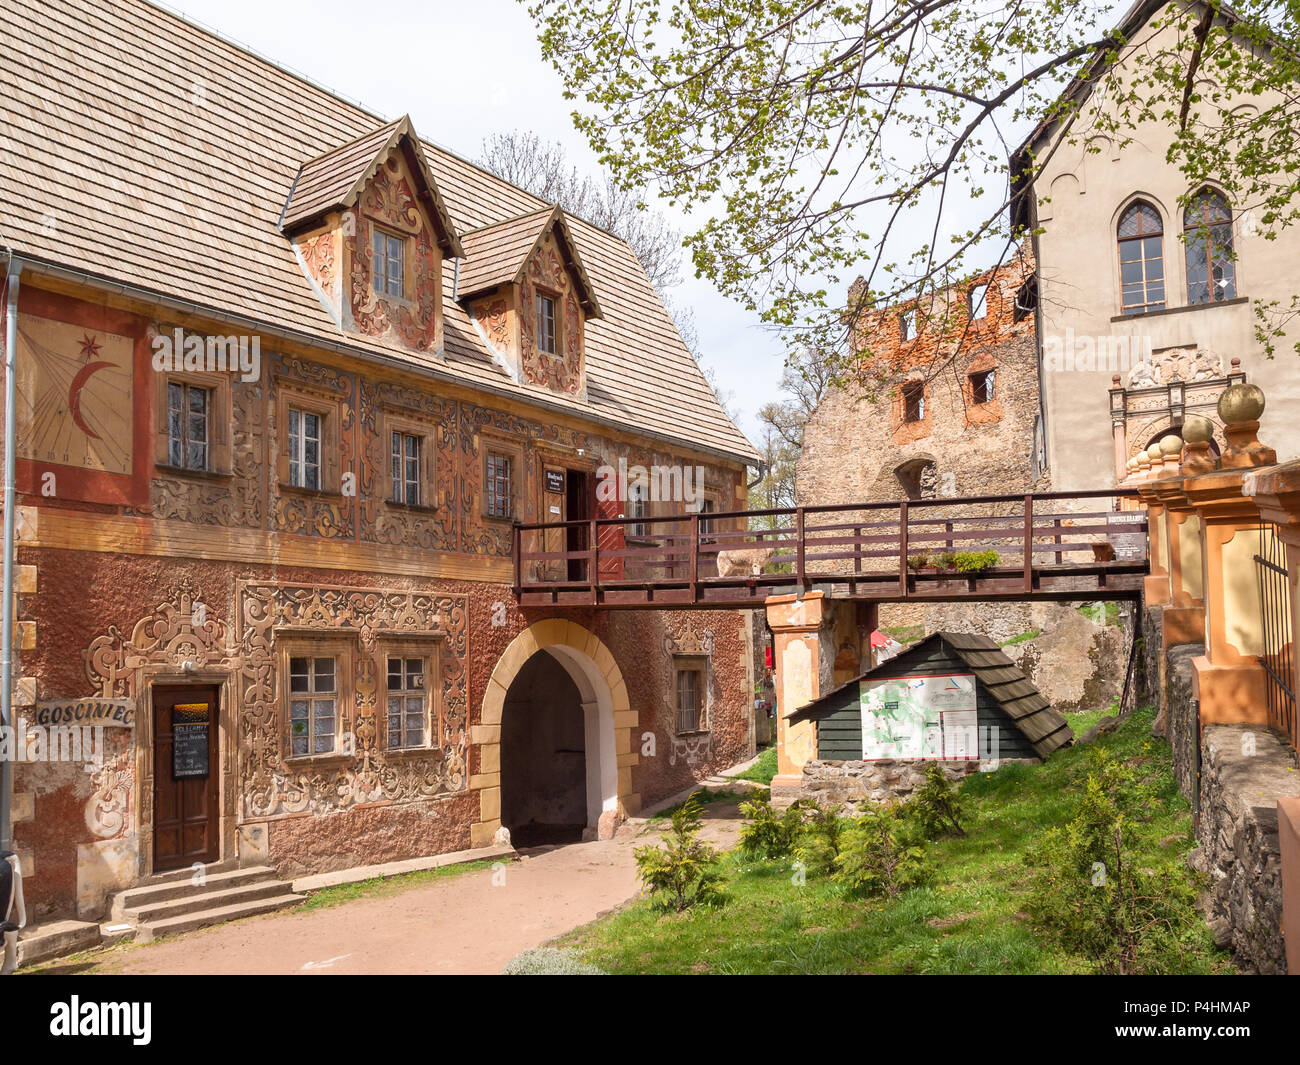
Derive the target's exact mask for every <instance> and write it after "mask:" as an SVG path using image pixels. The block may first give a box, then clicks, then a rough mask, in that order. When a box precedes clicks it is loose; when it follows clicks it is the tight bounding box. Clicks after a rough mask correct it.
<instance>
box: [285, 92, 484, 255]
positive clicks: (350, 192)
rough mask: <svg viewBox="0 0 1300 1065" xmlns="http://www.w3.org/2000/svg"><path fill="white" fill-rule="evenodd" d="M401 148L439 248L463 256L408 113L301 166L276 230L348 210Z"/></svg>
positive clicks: (290, 228) (287, 230) (291, 229)
mask: <svg viewBox="0 0 1300 1065" xmlns="http://www.w3.org/2000/svg"><path fill="white" fill-rule="evenodd" d="M403 144H404V145H405V146H406V148H407V149H408V150H409V152H410V160H411V162H412V163H413V164H414V166H413V169H414V170H415V173H416V176H417V177H418V179H419V183H420V184H421V185H422V188H421V189H420V190H419V193H420V198H421V199H422V200H423V201H424V202H425V205H426V206H427V207H428V208H429V213H430V214H431V215H432V216H433V217H434V218H435V219H436V220H437V224H438V228H439V229H440V230H441V233H440V239H441V240H442V243H443V247H444V250H445V251H446V252H447V253H448V254H449V255H459V256H463V255H464V254H465V250H464V248H462V247H461V244H460V241H459V240H458V239H457V237H456V230H455V227H454V226H453V225H452V224H451V216H450V215H448V213H447V207H446V204H444V203H443V201H442V196H441V195H440V194H439V192H438V185H437V183H436V182H435V181H434V180H433V176H432V175H431V174H430V173H429V164H428V162H427V161H426V160H425V158H424V150H423V148H422V147H421V145H420V139H419V138H418V137H417V136H416V135H415V131H414V130H413V129H412V128H411V119H410V117H409V116H408V115H403V116H402V117H401V118H399V119H398V120H397V121H396V122H389V123H388V124H387V125H383V126H380V127H379V128H378V129H377V130H375V131H374V132H373V133H368V134H366V135H365V136H364V137H359V138H357V139H356V140H354V141H349V142H348V143H347V144H343V145H340V146H339V147H337V148H334V149H332V150H331V151H328V152H326V153H325V154H324V155H318V156H317V157H316V158H315V159H311V160H309V161H307V162H306V163H304V164H303V165H302V167H301V168H300V169H299V171H298V174H297V176H296V177H295V178H294V179H293V185H292V186H290V188H289V198H288V200H286V201H285V204H284V213H283V214H282V215H281V217H280V228H281V229H283V230H284V231H285V232H287V233H289V232H293V231H294V230H295V229H299V228H301V227H303V226H304V225H306V224H307V223H309V222H314V221H315V220H317V219H318V218H320V217H321V216H322V215H324V214H327V213H328V212H330V211H333V210H337V209H338V208H342V207H351V206H352V205H353V204H354V203H356V202H357V197H358V196H360V195H361V190H362V189H363V188H365V185H366V182H367V181H369V180H370V179H371V178H372V177H374V176H375V171H377V170H378V169H379V168H380V166H382V165H383V162H384V159H386V158H387V157H388V154H389V152H391V151H392V150H393V149H394V148H396V147H398V146H399V145H403Z"/></svg>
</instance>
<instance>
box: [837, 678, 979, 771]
mask: <svg viewBox="0 0 1300 1065" xmlns="http://www.w3.org/2000/svg"><path fill="white" fill-rule="evenodd" d="M859 691H860V698H859V702H860V709H861V714H862V760H863V761H865V762H876V761H881V760H884V759H894V758H961V759H970V758H976V757H978V750H979V742H978V737H979V729H978V717H977V712H976V707H975V675H974V674H973V673H950V674H944V675H942V676H929V677H874V678H872V679H871V680H864V681H862V682H861V683H860V685H859Z"/></svg>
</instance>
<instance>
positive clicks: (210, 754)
mask: <svg viewBox="0 0 1300 1065" xmlns="http://www.w3.org/2000/svg"><path fill="white" fill-rule="evenodd" d="M218 699H219V692H218V690H217V689H216V688H213V687H197V686H196V687H183V688H155V689H154V691H153V722H154V724H153V759H154V761H153V782H154V783H153V841H154V842H153V867H154V870H155V871H156V872H161V871H162V870H164V869H175V868H178V867H179V866H183V865H190V864H192V863H194V862H214V861H216V860H217V858H218V856H219V853H220V840H219V839H218V831H219V826H218V814H217V777H218V772H219V765H218V753H217V733H218V731H219V729H218V727H217V726H218V720H219V701H218Z"/></svg>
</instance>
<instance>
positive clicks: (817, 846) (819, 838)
mask: <svg viewBox="0 0 1300 1065" xmlns="http://www.w3.org/2000/svg"><path fill="white" fill-rule="evenodd" d="M847 824H848V821H847V820H846V819H845V818H843V817H841V816H840V808H839V807H838V806H827V807H821V806H817V807H814V808H813V809H811V810H809V811H808V815H807V817H805V818H804V822H803V827H802V829H801V830H800V832H799V836H798V841H797V842H796V843H795V847H794V856H795V858H796V859H797V860H799V861H801V862H803V864H804V869H805V870H806V871H807V872H810V873H821V874H827V873H830V872H831V871H832V870H833V869H834V868H835V860H836V859H837V858H838V857H839V854H840V844H841V843H842V842H843V838H844V829H845V826H846V825H847Z"/></svg>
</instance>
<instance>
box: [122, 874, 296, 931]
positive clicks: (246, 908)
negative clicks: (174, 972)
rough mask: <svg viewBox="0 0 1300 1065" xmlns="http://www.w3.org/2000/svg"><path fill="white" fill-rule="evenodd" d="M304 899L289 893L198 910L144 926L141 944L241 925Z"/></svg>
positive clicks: (142, 926) (140, 929)
mask: <svg viewBox="0 0 1300 1065" xmlns="http://www.w3.org/2000/svg"><path fill="white" fill-rule="evenodd" d="M285 886H286V887H287V886H288V885H285ZM304 898H306V896H305V895H295V894H293V893H292V892H289V893H286V894H283V895H276V896H274V897H272V898H267V899H256V900H253V901H249V902H241V903H236V904H234V905H228V906H214V907H213V908H211V909H207V910H196V911H195V912H193V913H186V914H182V915H180V916H179V917H169V918H167V919H166V920H160V921H150V922H148V923H147V924H142V925H141V926H140V928H139V930H138V934H137V936H136V938H137V939H138V941H139V942H141V943H149V942H152V941H153V940H155V939H157V938H159V937H160V936H172V935H177V934H179V933H181V932H193V931H194V930H195V929H198V928H206V927H207V926H208V925H214V924H222V923H224V922H226V921H237V920H239V919H240V918H241V917H255V916H257V915H258V914H261V913H273V912H274V911H276V910H279V909H283V908H284V907H285V906H292V905H293V904H294V903H295V902H301V901H302V900H303V899H304Z"/></svg>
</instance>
